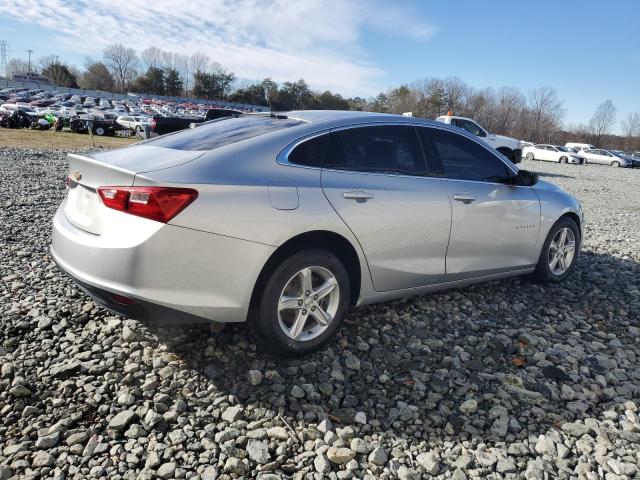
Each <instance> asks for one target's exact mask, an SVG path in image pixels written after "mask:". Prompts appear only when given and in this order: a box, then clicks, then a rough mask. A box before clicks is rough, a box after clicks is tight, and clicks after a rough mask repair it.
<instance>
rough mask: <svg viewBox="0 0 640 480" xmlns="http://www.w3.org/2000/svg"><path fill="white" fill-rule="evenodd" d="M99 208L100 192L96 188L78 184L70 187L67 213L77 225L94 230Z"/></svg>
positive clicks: (70, 219)
mask: <svg viewBox="0 0 640 480" xmlns="http://www.w3.org/2000/svg"><path fill="white" fill-rule="evenodd" d="M97 210H98V194H97V193H96V191H95V190H93V189H90V188H87V187H84V186H82V185H80V184H76V185H75V186H74V187H72V188H70V189H69V193H68V194H67V205H66V208H65V214H66V216H67V218H68V219H69V221H71V222H72V223H73V224H75V225H76V226H78V227H80V228H82V229H84V230H87V231H90V232H92V233H97V232H94V231H93V230H94V229H93V228H92V227H93V226H94V223H95V220H96V218H95V217H96V213H97Z"/></svg>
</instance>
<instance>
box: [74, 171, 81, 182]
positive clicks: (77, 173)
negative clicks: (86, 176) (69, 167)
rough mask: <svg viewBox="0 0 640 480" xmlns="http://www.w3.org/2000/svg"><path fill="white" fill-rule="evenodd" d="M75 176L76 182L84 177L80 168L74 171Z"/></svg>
mask: <svg viewBox="0 0 640 480" xmlns="http://www.w3.org/2000/svg"><path fill="white" fill-rule="evenodd" d="M73 178H75V179H76V182H79V181H80V179H81V178H82V174H81V173H80V172H79V171H78V170H76V171H75V172H73Z"/></svg>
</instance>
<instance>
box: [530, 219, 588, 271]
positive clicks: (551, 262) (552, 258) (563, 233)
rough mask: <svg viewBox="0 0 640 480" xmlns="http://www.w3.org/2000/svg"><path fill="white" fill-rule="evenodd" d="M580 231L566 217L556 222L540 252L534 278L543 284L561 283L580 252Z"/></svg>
mask: <svg viewBox="0 0 640 480" xmlns="http://www.w3.org/2000/svg"><path fill="white" fill-rule="evenodd" d="M580 241H581V239H580V230H579V229H578V226H577V225H576V222H574V221H573V220H571V219H570V218H568V217H564V218H561V219H560V220H558V221H557V222H556V223H555V225H554V226H553V227H551V230H550V231H549V235H547V239H546V241H545V242H544V245H543V247H542V252H540V258H539V259H538V265H537V267H536V270H535V272H534V276H535V277H536V278H537V279H538V280H540V281H541V282H545V283H557V282H561V281H562V280H564V279H565V278H567V276H568V275H569V274H570V273H571V271H572V270H573V267H574V266H575V263H576V260H577V258H578V252H579V251H580Z"/></svg>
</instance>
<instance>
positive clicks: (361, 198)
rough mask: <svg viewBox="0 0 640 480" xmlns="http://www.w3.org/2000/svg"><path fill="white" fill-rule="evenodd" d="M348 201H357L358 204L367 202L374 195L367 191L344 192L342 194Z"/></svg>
mask: <svg viewBox="0 0 640 480" xmlns="http://www.w3.org/2000/svg"><path fill="white" fill-rule="evenodd" d="M342 196H343V197H344V198H346V199H347V200H355V201H356V202H359V203H361V202H366V201H367V200H371V199H372V198H373V193H369V192H367V191H366V190H352V191H350V192H344V193H343V194H342Z"/></svg>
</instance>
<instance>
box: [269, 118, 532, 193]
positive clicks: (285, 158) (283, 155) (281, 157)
mask: <svg viewBox="0 0 640 480" xmlns="http://www.w3.org/2000/svg"><path fill="white" fill-rule="evenodd" d="M394 125H395V126H411V127H414V128H418V127H419V128H437V129H439V130H444V131H445V132H451V133H454V134H457V135H460V136H462V137H464V138H467V139H468V140H471V141H472V142H475V143H476V144H478V145H480V146H481V147H483V148H484V149H485V150H486V151H487V152H489V153H490V154H491V155H493V156H494V157H495V158H496V159H497V160H498V161H500V162H501V163H502V164H503V165H505V166H506V167H507V169H508V170H510V171H511V172H512V173H513V174H514V175H516V176H517V175H518V169H517V168H516V166H515V165H513V164H510V163H511V162H508V163H507V162H506V161H504V160H503V159H502V158H501V157H500V155H499V153H500V152H498V151H497V150H496V151H493V150H494V149H493V147H491V145H488V144H487V143H486V142H483V141H482V140H479V139H478V138H477V137H476V136H475V135H472V134H470V133H468V132H467V131H466V130H463V129H455V127H447V126H446V124H443V125H442V126H440V125H437V124H436V125H431V124H428V125H427V124H424V123H421V122H415V121H414V122H412V121H397V122H386V121H379V122H375V121H374V122H367V123H350V124H348V125H341V126H339V127H331V128H326V129H323V130H321V131H318V132H314V133H310V134H307V135H304V136H302V137H299V138H297V139H295V140H293V141H292V142H291V143H289V145H287V146H286V147H285V148H284V149H283V150H282V151H281V152H280V153H278V155H276V162H277V163H278V164H280V165H283V166H287V167H296V168H310V169H315V170H327V171H331V172H348V173H359V174H366V175H384V176H392V177H411V178H439V179H442V180H454V181H457V182H472V183H481V184H489V185H508V186H512V187H520V186H521V185H509V184H506V183H497V182H484V181H480V180H463V179H460V178H451V177H446V176H444V175H442V174H438V173H434V172H430V171H428V170H427V172H426V174H425V175H409V174H402V173H380V172H358V171H354V170H342V169H334V168H322V167H312V166H308V165H298V164H296V163H291V162H289V154H290V153H291V151H292V150H293V149H294V148H296V147H297V146H298V145H300V144H301V143H303V142H306V141H308V140H312V139H314V138H317V137H319V136H321V135H327V134H330V133H333V132H339V131H341V130H350V129H353V128H362V127H382V126H394ZM458 130H460V131H458ZM416 134H418V132H416ZM425 161H426V158H425ZM426 166H427V168H428V165H426ZM526 188H531V187H526Z"/></svg>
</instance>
